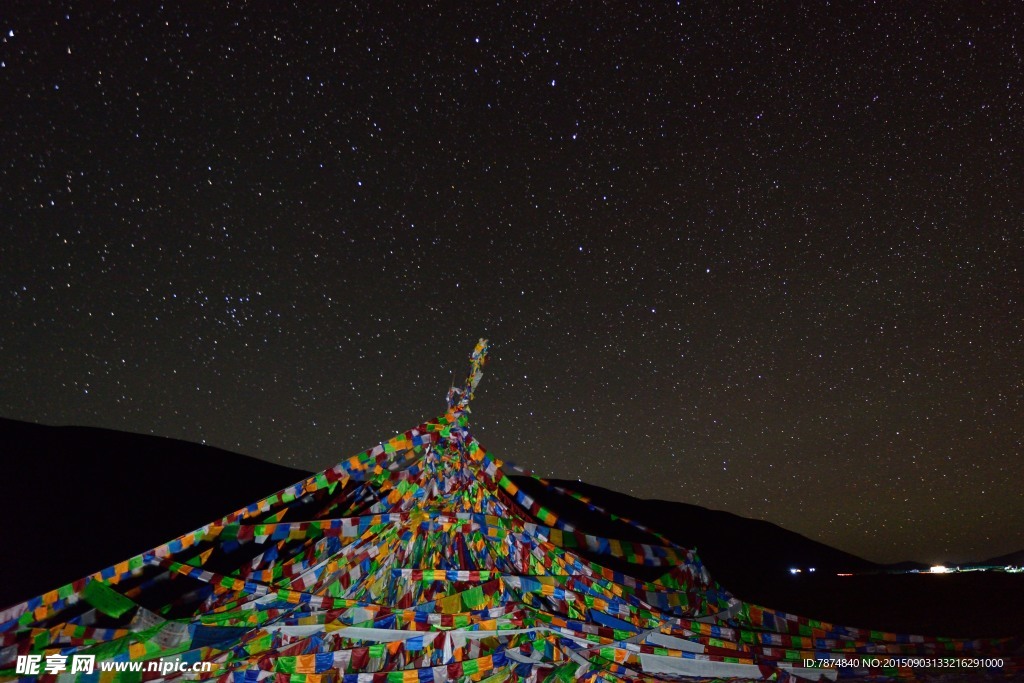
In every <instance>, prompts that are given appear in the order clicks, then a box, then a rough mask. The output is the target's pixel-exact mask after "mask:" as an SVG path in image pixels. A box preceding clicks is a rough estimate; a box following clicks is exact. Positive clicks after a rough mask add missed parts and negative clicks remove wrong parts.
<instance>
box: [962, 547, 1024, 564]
mask: <svg viewBox="0 0 1024 683" xmlns="http://www.w3.org/2000/svg"><path fill="white" fill-rule="evenodd" d="M973 564H974V565H975V566H979V567H1006V566H1014V567H1024V550H1018V551H1017V552H1015V553H1007V554H1006V555H1000V556H999V557H990V558H989V559H987V560H982V561H981V562H974V563H973Z"/></svg>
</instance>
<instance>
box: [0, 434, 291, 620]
mask: <svg viewBox="0 0 1024 683" xmlns="http://www.w3.org/2000/svg"><path fill="white" fill-rule="evenodd" d="M0 453H2V454H3V456H2V460H0V472H2V473H3V476H2V477H0V497H2V500H3V501H4V504H5V507H6V509H7V511H8V514H7V515H6V517H5V520H4V523H3V524H2V525H0V553H2V554H0V557H2V559H0V606H7V605H9V604H13V603H16V602H20V601H22V600H25V599H27V598H30V597H33V596H35V595H39V594H41V593H43V592H45V591H48V590H51V589H53V588H57V587H58V586H61V585H64V584H66V583H69V582H71V581H74V580H76V579H79V578H81V577H82V576H85V575H86V574H91V573H92V572H95V571H97V570H99V569H103V568H104V567H107V566H110V565H112V564H114V563H116V562H120V561H121V560H125V559H128V558H129V557H131V556H133V555H136V554H138V553H140V552H143V551H146V550H149V549H150V548H153V547H155V546H157V545H160V544H161V543H164V542H166V541H169V540H171V539H172V538H176V537H178V536H180V535H181V534H184V533H187V532H189V531H192V530H193V529H197V528H199V527H201V526H203V525H204V524H207V523H208V522H212V521H214V520H215V519H217V518H219V517H223V516H224V515H226V514H228V513H230V512H234V511H235V510H237V509H238V508H241V507H243V506H245V505H248V504H249V503H252V502H255V501H256V500H259V499H260V498H263V497H265V496H266V495H268V494H270V493H273V492H275V491H278V490H280V489H281V488H284V487H285V486H287V485H289V484H292V483H295V482H296V481H299V480H300V479H302V478H303V477H305V476H307V474H306V473H305V472H303V471H301V470H296V469H291V468H288V467H283V466H281V465H275V464H272V463H269V462H264V461H262V460H256V459H255V458H250V457H248V456H244V455H238V454H236V453H231V452H228V451H224V450H221V449H219V448H212V447H209V446H200V445H197V444H193V443H188V442H185V441H175V440H173V439H165V438H160V437H156V436H146V435H141V434H129V433H126V432H118V431H113V430H108V429H96V428H92V427H49V426H44V425H37V424H31V423H27V422H18V421H15V420H7V419H0Z"/></svg>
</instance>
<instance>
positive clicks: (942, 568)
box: [789, 564, 1024, 576]
mask: <svg viewBox="0 0 1024 683" xmlns="http://www.w3.org/2000/svg"><path fill="white" fill-rule="evenodd" d="M1003 570H1004V571H1006V572H1009V573H1021V572H1022V571H1024V568H1022V567H1013V566H1008V567H1004V568H1003ZM805 571H806V572H807V573H808V574H813V573H814V571H815V569H814V567H808V568H807V569H806V570H805V569H803V568H801V567H790V568H789V573H790V574H791V575H793V576H798V575H800V574H803V573H804V572H805ZM959 571H961V569H960V567H947V566H946V565H944V564H936V565H933V566H931V567H929V568H928V571H927V572H921V573H925V574H953V573H956V572H959ZM910 573H912V574H916V573H918V572H917V570H912V571H911V572H910ZM836 576H853V573H852V572H839V573H837V574H836Z"/></svg>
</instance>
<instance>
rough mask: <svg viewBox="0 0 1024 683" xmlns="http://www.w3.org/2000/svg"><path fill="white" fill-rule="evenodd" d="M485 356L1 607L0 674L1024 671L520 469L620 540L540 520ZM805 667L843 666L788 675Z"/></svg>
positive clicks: (457, 681)
mask: <svg viewBox="0 0 1024 683" xmlns="http://www.w3.org/2000/svg"><path fill="white" fill-rule="evenodd" d="M487 351H488V343H487V341H486V340H484V339H481V340H480V342H479V343H478V344H477V346H476V348H475V349H474V350H473V353H472V354H471V356H470V373H469V376H468V377H467V378H466V381H465V382H464V383H463V384H462V385H461V386H458V387H452V388H451V389H450V390H449V392H448V397H447V411H446V412H445V414H444V415H441V416H440V417H438V418H436V419H434V420H431V421H429V422H425V423H424V424H421V425H419V426H417V427H415V428H413V429H410V430H409V431H407V432H404V433H402V434H399V435H397V436H395V437H394V438H392V439H390V440H388V441H386V442H383V443H381V444H379V445H377V446H374V447H373V448H370V449H368V450H366V451H364V452H363V453H360V454H358V455H355V456H353V457H351V458H349V459H347V460H344V461H342V462H340V463H338V464H336V465H334V466H333V467H330V468H328V469H326V470H324V471H322V472H319V473H316V474H314V475H312V476H310V477H308V478H306V479H304V480H303V481H300V482H297V483H295V484H293V485H292V486H289V487H287V488H285V489H284V490H282V491H278V492H277V493H275V494H273V495H271V496H268V497H266V498H264V499H262V500H260V501H257V502H255V503H253V504H251V505H248V506H246V507H244V508H242V509H240V510H237V511H235V512H233V513H231V514H229V515H226V516H225V517H223V518H222V519H219V520H216V521H213V522H211V523H210V524H207V525H206V526H204V527H202V528H200V529H196V530H195V531H192V532H190V533H188V534H185V535H183V536H181V537H179V538H176V539H171V540H170V541H168V542H167V543H165V544H164V545H161V546H159V547H156V548H153V549H151V550H149V551H147V552H145V553H142V554H140V555H137V556H135V557H132V558H129V559H128V560H126V561H124V562H121V563H118V564H116V565H114V566H112V567H107V568H105V569H103V570H102V571H99V572H97V573H95V574H93V575H91V576H89V577H85V578H84V579H82V580H79V581H76V582H74V583H72V584H68V585H66V586H61V587H59V588H57V589H55V590H52V591H50V592H48V593H45V594H43V595H41V596H37V597H35V598H32V599H30V600H28V601H26V602H24V603H21V604H19V605H14V606H12V607H9V608H7V609H5V610H3V611H0V680H6V679H12V680H13V679H16V678H18V677H19V676H20V674H19V672H18V669H17V666H18V658H19V657H29V656H31V657H36V656H38V657H39V660H37V661H41V662H44V661H47V660H46V658H47V657H55V658H60V657H63V658H70V657H73V656H74V655H92V656H93V657H95V659H96V661H97V662H98V663H100V664H102V663H104V662H113V663H118V664H124V663H126V662H132V661H140V662H141V661H146V660H153V659H158V658H178V659H181V660H183V661H186V662H209V663H210V665H211V670H210V671H209V672H206V673H202V674H194V673H188V674H181V675H179V678H181V679H184V680H187V679H190V678H201V679H210V680H218V681H225V682H231V683H236V682H237V683H241V682H243V681H263V680H273V681H275V683H278V682H280V683H283V682H286V681H296V682H297V683H299V682H302V683H313V682H320V683H445V682H449V681H450V682H452V683H469V682H471V681H472V682H473V683H481V682H483V683H511V682H515V683H548V682H550V683H559V682H561V683H572V682H573V681H575V680H580V681H593V682H594V683H610V682H613V681H628V682H630V683H641V682H644V683H647V682H649V681H653V680H673V681H675V680H694V681H701V680H718V679H729V680H774V681H782V680H788V681H799V680H807V681H812V680H813V681H817V680H821V679H822V678H824V679H827V680H835V679H836V677H837V676H839V675H842V676H843V677H844V678H851V677H853V678H856V677H866V678H870V679H871V680H903V679H906V678H908V677H912V676H913V674H914V672H913V670H911V669H900V668H882V667H881V665H879V666H878V667H875V668H865V669H861V668H858V667H857V666H856V665H855V664H853V663H855V662H864V661H868V662H872V661H876V660H877V661H879V662H881V661H885V660H890V661H897V662H898V661H900V660H904V661H906V660H912V659H913V658H921V657H943V658H947V659H951V658H952V659H955V658H959V657H991V658H1000V659H1001V660H1002V662H1003V669H1001V672H1002V673H1012V672H1014V671H1019V670H1022V669H1024V666H1022V664H1024V663H1022V662H1021V661H1020V659H1019V658H1014V657H1013V656H1010V648H1011V647H1012V642H1011V641H1009V640H999V639H994V640H955V639H949V638H934V637H924V636H909V635H901V634H893V633H884V632H879V631H871V630H865V629H860V628H852V627H846V626H841V625H836V624H830V623H826V622H822V621H819V620H814V619H808V618H805V617H801V616H796V615H791V614H786V613H783V612H778V611H774V610H771V609H769V608H766V607H763V606H759V605H752V604H749V603H745V602H743V601H741V600H738V599H737V598H735V597H734V596H732V595H731V594H730V593H729V592H728V591H727V590H725V589H724V588H723V587H722V586H720V585H718V584H717V583H716V582H715V581H714V580H713V579H712V578H711V576H710V574H709V573H708V571H707V569H706V568H705V567H704V566H703V564H702V563H701V561H700V558H699V556H698V555H697V553H696V552H694V551H693V550H690V549H687V548H682V547H679V546H678V545H676V544H674V543H672V542H671V541H669V540H668V539H666V538H665V537H664V536H662V535H661V534H658V533H657V532H655V531H653V530H651V529H648V528H646V527H644V526H642V525H640V524H638V523H636V522H633V521H631V520H629V519H626V518H623V517H620V516H616V515H614V514H612V513H610V512H608V511H605V510H603V509H602V508H601V507H600V506H598V505H596V504H594V502H593V501H590V500H589V499H587V498H586V497H585V496H582V495H580V494H578V493H576V492H573V491H570V490H567V489H565V488H561V487H557V486H553V485H551V484H550V483H548V482H547V481H545V480H544V479H541V478H539V477H536V476H534V479H535V480H536V483H537V485H538V486H540V487H544V488H546V489H548V493H549V494H550V496H554V497H557V496H562V497H564V498H566V499H572V500H573V505H574V506H578V505H579V504H583V505H585V506H586V508H587V509H588V510H589V511H591V512H595V513H598V514H601V515H605V516H606V518H607V520H608V521H609V522H614V523H615V524H616V525H619V526H620V527H621V525H626V526H628V527H631V528H630V530H629V531H630V540H629V541H628V542H627V541H625V540H621V539H616V538H605V537H603V536H601V535H600V534H595V533H593V532H592V530H588V529H584V528H581V527H580V526H579V525H578V524H577V523H575V522H574V520H571V519H567V518H564V517H562V516H561V515H560V514H559V512H558V510H562V509H573V506H555V505H552V506H551V507H554V508H555V509H554V510H553V509H551V508H549V507H542V506H541V505H540V504H539V503H538V502H537V501H536V500H534V499H533V498H532V497H530V496H529V495H527V494H526V493H525V492H524V491H522V490H520V489H519V488H518V487H517V486H516V485H515V483H513V481H512V480H511V479H510V478H509V473H510V472H516V471H519V470H518V469H517V468H515V466H513V465H511V464H510V463H505V462H503V461H501V460H499V459H498V458H496V457H494V456H492V455H490V454H489V453H488V452H487V450H486V449H485V448H484V447H483V446H482V445H481V444H480V443H479V442H478V441H477V440H476V439H475V437H474V436H473V434H472V432H471V431H470V428H469V420H468V415H469V405H470V401H471V400H472V398H473V395H474V393H475V392H476V391H478V390H479V385H480V380H481V378H482V376H483V369H484V366H485V365H486V360H487ZM519 472H521V471H519ZM531 476H532V475H531ZM547 499H548V498H546V500H547ZM637 539H642V540H637ZM606 565H610V566H606ZM652 576H653V577H655V578H653V579H652V578H650V577H652ZM638 577H647V578H646V579H645V578H638ZM80 603H82V604H80ZM869 655H870V656H869ZM823 658H829V659H833V660H838V661H840V662H848V663H850V665H849V666H840V667H838V668H831V669H820V668H805V667H803V666H802V664H803V663H804V662H806V661H807V660H819V661H820V660H821V659H823ZM52 661H54V662H56V661H58V660H57V659H54V660H52ZM119 676H120V679H119ZM51 678H53V675H51ZM150 678H151V677H147V678H146V680H149V679H150ZM54 680H55V678H54ZM61 680H78V681H83V682H84V681H95V680H103V681H108V680H141V675H140V674H138V673H129V672H125V673H123V674H119V673H116V672H110V671H106V672H104V673H102V675H100V674H99V673H91V674H86V673H82V674H78V673H71V672H65V673H63V674H62V676H61Z"/></svg>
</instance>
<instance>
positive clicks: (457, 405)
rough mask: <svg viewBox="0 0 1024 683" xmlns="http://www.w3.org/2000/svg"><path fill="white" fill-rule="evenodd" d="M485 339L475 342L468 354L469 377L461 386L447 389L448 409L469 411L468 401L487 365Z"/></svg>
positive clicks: (470, 399)
mask: <svg viewBox="0 0 1024 683" xmlns="http://www.w3.org/2000/svg"><path fill="white" fill-rule="evenodd" d="M487 348H488V345H487V340H486V339H481V340H480V341H478V342H477V343H476V348H474V349H473V353H471V354H469V377H467V378H466V384H465V386H463V387H452V388H451V389H449V390H448V409H449V410H451V411H455V412H460V411H465V412H467V413H468V412H470V411H469V402H470V401H472V400H473V392H474V391H476V388H477V385H479V384H480V380H481V379H482V378H483V376H484V366H485V365H487Z"/></svg>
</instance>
